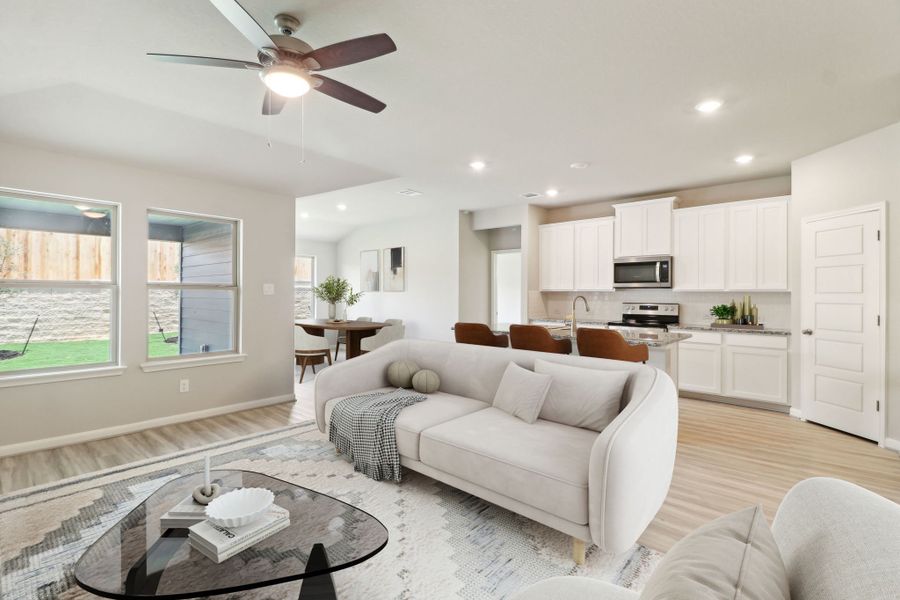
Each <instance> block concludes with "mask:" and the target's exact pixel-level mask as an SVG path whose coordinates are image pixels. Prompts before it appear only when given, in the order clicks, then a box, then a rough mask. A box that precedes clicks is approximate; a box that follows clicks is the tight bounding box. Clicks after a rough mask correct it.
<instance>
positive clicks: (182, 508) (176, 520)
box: [159, 494, 206, 529]
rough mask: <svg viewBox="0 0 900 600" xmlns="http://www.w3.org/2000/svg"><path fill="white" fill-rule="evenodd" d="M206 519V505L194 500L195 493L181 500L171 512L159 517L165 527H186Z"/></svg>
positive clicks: (160, 522)
mask: <svg viewBox="0 0 900 600" xmlns="http://www.w3.org/2000/svg"><path fill="white" fill-rule="evenodd" d="M205 520H206V506H205V505H203V504H199V503H197V502H194V497H193V495H190V494H188V497H187V498H185V499H184V500H182V501H181V502H179V503H178V504H177V505H176V506H175V507H173V508H172V509H171V510H169V512H167V513H166V514H164V515H163V516H161V517H160V518H159V525H160V527H162V528H163V529H179V528H181V529H186V528H188V527H190V526H191V525H196V524H197V523H200V522H201V521H205Z"/></svg>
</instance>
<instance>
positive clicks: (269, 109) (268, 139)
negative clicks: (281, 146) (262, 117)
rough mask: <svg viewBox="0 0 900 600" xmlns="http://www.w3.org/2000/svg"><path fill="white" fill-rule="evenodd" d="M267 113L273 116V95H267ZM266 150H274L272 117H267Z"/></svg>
mask: <svg viewBox="0 0 900 600" xmlns="http://www.w3.org/2000/svg"><path fill="white" fill-rule="evenodd" d="M266 104H267V105H268V106H266V112H268V113H269V114H270V115H271V114H272V94H271V93H269V92H267V93H266ZM266 148H268V149H269V150H271V149H272V117H271V116H269V117H266Z"/></svg>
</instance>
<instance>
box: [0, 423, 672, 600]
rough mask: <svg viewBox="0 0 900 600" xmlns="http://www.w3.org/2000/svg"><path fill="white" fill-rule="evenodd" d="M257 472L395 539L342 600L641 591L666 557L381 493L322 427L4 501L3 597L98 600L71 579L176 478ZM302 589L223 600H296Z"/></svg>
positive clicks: (427, 483)
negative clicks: (84, 557)
mask: <svg viewBox="0 0 900 600" xmlns="http://www.w3.org/2000/svg"><path fill="white" fill-rule="evenodd" d="M206 453H210V454H213V455H214V458H213V464H214V468H236V469H247V470H254V471H259V472H262V473H265V474H268V475H272V476H274V477H278V478H281V479H284V480H287V481H290V482H292V483H295V484H298V485H301V486H304V487H308V488H311V489H314V490H317V491H319V492H323V493H325V494H329V495H332V496H335V497H337V498H340V499H341V500H344V501H345V502H349V503H350V504H354V505H356V506H358V507H360V508H362V509H363V510H366V511H368V512H369V513H371V514H373V515H375V516H376V517H377V518H378V519H379V520H381V521H382V522H383V523H384V524H385V526H386V527H387V528H388V531H389V532H390V541H389V542H388V545H387V547H386V548H385V549H384V550H383V551H382V552H381V553H379V554H378V555H376V556H375V557H374V558H372V559H370V560H368V561H366V562H364V563H362V564H360V565H357V566H355V567H352V568H350V569H346V570H344V571H339V572H337V573H335V574H334V579H335V584H336V586H337V588H338V595H339V597H340V598H341V599H342V600H357V599H359V600H362V599H365V600H372V599H382V598H384V599H393V598H396V599H424V598H428V599H441V598H466V599H480V598H505V597H507V596H508V595H510V594H511V593H513V592H515V591H517V590H519V589H521V588H523V587H525V586H527V585H529V584H530V583H533V582H535V581H539V580H542V579H546V578H548V577H553V576H555V575H567V574H571V575H586V576H589V577H595V578H598V579H602V580H604V581H608V582H611V583H615V584H618V585H621V586H624V587H628V588H632V589H639V588H640V587H641V586H642V585H643V582H644V581H645V580H646V578H647V576H648V575H649V573H650V571H651V570H652V569H653V567H654V566H655V565H656V564H657V562H658V560H659V559H660V557H661V556H660V554H659V553H657V552H654V551H652V550H649V549H647V548H644V547H642V546H639V545H636V546H635V547H634V548H632V549H631V550H630V551H628V552H626V553H624V554H622V555H618V556H613V555H610V554H605V553H603V552H600V551H599V550H597V548H596V547H592V548H591V549H590V550H589V551H588V555H587V561H586V563H585V565H584V566H582V567H576V566H575V565H574V563H573V562H572V560H571V558H570V538H569V537H568V536H566V535H565V534H562V533H559V532H557V531H555V530H553V529H550V528H548V527H545V526H544V525H540V524H538V523H535V522H533V521H530V520H528V519H526V518H524V517H520V516H518V515H516V514H514V513H511V512H509V511H507V510H504V509H502V508H499V507H497V506H494V505H492V504H489V503H487V502H484V501H482V500H480V499H478V498H476V497H474V496H471V495H469V494H466V493H464V492H461V491H459V490H456V489H455V488H452V487H450V486H447V485H444V484H442V483H439V482H436V481H434V480H433V479H430V478H428V477H425V476H423V475H419V474H418V473H414V472H411V471H406V472H405V474H404V478H403V482H402V483H401V484H395V483H393V482H375V481H372V480H370V479H367V478H366V477H365V476H363V475H361V474H359V473H354V471H353V467H352V465H350V463H349V462H347V461H346V460H345V459H344V458H342V457H341V456H338V455H336V454H335V452H334V447H333V446H332V445H331V444H330V443H329V442H328V441H327V439H326V438H325V436H324V435H322V434H321V433H319V431H318V430H317V429H316V427H315V425H312V424H303V425H296V426H291V427H286V428H283V429H279V430H277V431H273V432H267V433H264V434H257V435H253V436H248V437H244V438H241V439H239V440H234V441H230V442H223V443H219V444H214V445H211V446H207V447H205V448H198V449H194V450H190V451H186V452H181V453H178V454H174V455H169V456H166V457H161V458H155V459H151V460H147V461H145V462H142V463H137V464H131V465H127V466H123V467H118V468H115V469H110V470H107V471H102V472H99V473H92V474H89V475H85V476H81V477H76V478H73V479H69V480H66V481H62V482H58V483H54V484H50V485H47V486H41V487H38V488H30V489H28V490H22V491H20V492H16V493H13V494H10V495H7V496H4V497H0V556H2V559H3V563H2V574H0V597H2V598H4V600H13V599H26V598H27V599H33V598H40V599H51V598H53V599H56V598H59V599H62V600H69V599H75V598H79V599H80V598H95V596H93V595H91V594H88V593H86V592H83V591H82V590H81V589H80V588H79V587H78V586H77V584H75V582H74V580H73V578H72V567H73V565H74V564H75V561H76V560H77V559H78V557H79V556H81V553H82V552H84V550H85V549H86V548H87V547H88V546H89V545H90V544H91V543H92V542H93V541H94V540H95V539H97V538H98V537H99V536H100V535H101V534H102V533H103V532H104V531H106V529H107V528H109V527H110V526H112V525H113V524H115V523H116V522H117V521H118V520H119V519H121V518H122V517H123V516H125V514H127V513H128V511H130V510H131V509H132V508H134V507H135V506H136V505H137V504H139V503H140V502H141V501H142V500H143V499H144V498H146V497H147V496H148V495H150V494H151V493H152V492H153V491H155V490H156V489H158V488H159V487H160V486H161V485H163V484H164V483H166V482H167V481H170V480H171V479H173V478H175V477H178V476H180V475H184V474H187V473H192V472H197V471H199V470H201V469H202V457H203V456H204V455H205V454H206ZM300 585H301V583H300V582H295V583H290V584H284V585H280V586H274V587H270V588H263V589H261V590H257V591H254V592H245V593H242V594H235V595H231V596H217V597H216V598H234V599H235V600H237V599H238V598H240V599H241V600H249V599H252V600H257V599H259V600H263V599H287V598H296V597H297V594H298V593H299V589H300Z"/></svg>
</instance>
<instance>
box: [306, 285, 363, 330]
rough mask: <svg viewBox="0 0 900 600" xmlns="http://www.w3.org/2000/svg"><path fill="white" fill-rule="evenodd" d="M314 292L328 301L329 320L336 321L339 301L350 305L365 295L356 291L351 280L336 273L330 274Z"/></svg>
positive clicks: (322, 299)
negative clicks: (335, 274)
mask: <svg viewBox="0 0 900 600" xmlns="http://www.w3.org/2000/svg"><path fill="white" fill-rule="evenodd" d="M313 294H315V296H316V298H318V299H319V300H321V301H322V302H327V303H328V320H329V321H334V320H335V319H336V318H337V305H338V303H339V302H343V303H345V304H346V305H347V306H348V307H350V306H353V305H354V304H356V303H357V302H359V300H360V298H362V295H363V293H362V292H354V291H353V287H351V286H350V282H349V281H347V280H346V279H344V278H342V277H335V276H334V275H329V276H328V278H327V279H325V281H323V282H322V283H320V284H319V285H317V286H316V287H314V288H313Z"/></svg>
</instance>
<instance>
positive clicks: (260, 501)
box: [206, 488, 275, 527]
mask: <svg viewBox="0 0 900 600" xmlns="http://www.w3.org/2000/svg"><path fill="white" fill-rule="evenodd" d="M274 503H275V494H273V493H272V492H271V491H269V490H267V489H265V488H241V489H239V490H232V491H230V492H228V493H227V494H222V495H221V496H219V497H218V498H216V499H215V500H213V501H212V502H210V503H209V505H208V506H207V507H206V518H207V519H209V521H210V522H211V523H212V524H213V525H218V526H220V527H243V526H245V525H250V524H251V523H253V522H254V521H256V520H257V519H259V518H260V517H262V516H263V515H264V514H266V512H267V511H268V510H269V508H270V507H271V506H272V504H274Z"/></svg>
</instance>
